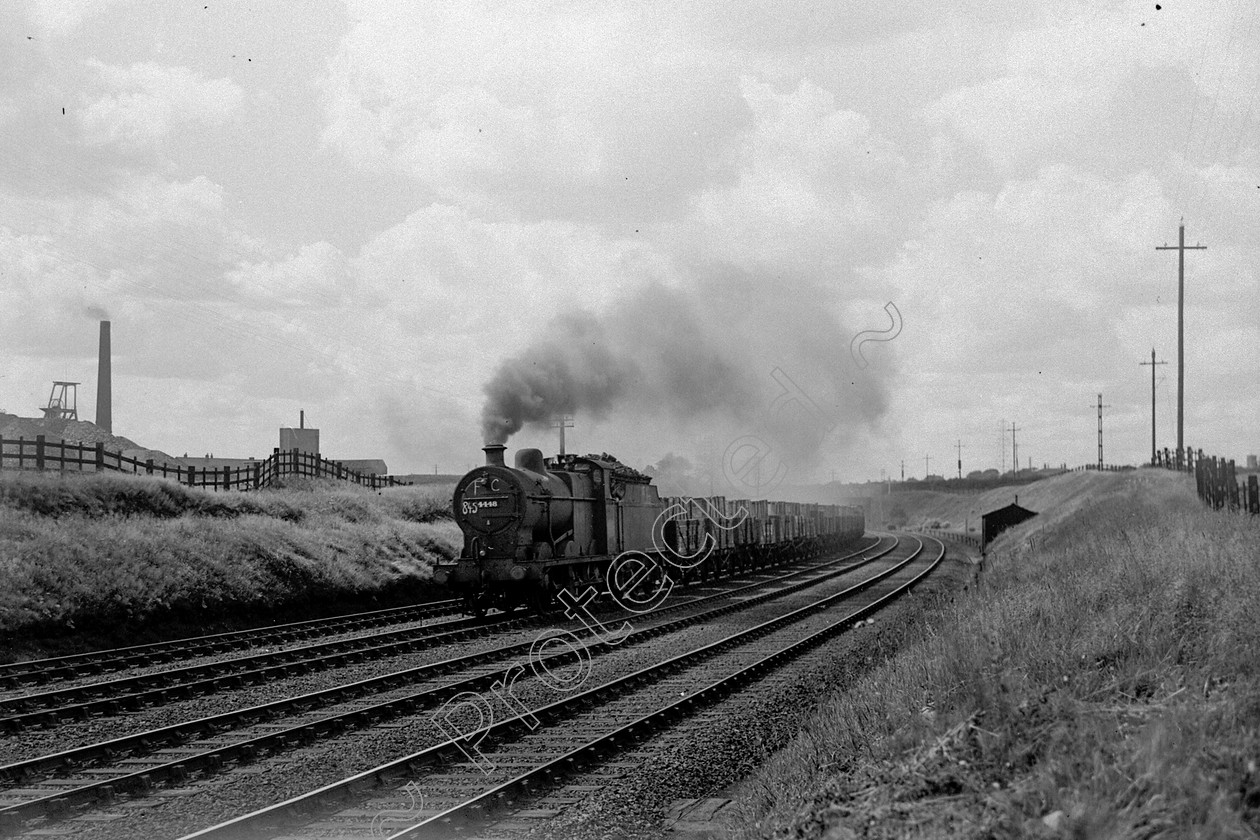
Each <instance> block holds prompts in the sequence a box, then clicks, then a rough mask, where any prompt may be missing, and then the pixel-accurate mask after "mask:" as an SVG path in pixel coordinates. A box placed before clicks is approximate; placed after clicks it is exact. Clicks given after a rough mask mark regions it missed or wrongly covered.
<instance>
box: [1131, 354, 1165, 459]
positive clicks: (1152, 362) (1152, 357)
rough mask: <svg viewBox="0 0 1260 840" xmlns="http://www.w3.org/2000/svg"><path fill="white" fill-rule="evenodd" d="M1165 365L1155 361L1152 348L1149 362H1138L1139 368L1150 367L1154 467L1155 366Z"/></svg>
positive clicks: (1152, 457)
mask: <svg viewBox="0 0 1260 840" xmlns="http://www.w3.org/2000/svg"><path fill="white" fill-rule="evenodd" d="M1166 364H1168V362H1164V361H1159V362H1157V361H1155V348H1154V347H1152V348H1151V360H1150V361H1149V362H1138V366H1139V367H1146V366H1147V365H1150V366H1151V466H1155V461H1156V459H1157V455H1156V453H1157V452H1158V450H1156V448H1155V366H1156V365H1166Z"/></svg>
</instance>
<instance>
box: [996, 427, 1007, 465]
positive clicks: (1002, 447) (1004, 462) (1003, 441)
mask: <svg viewBox="0 0 1260 840" xmlns="http://www.w3.org/2000/svg"><path fill="white" fill-rule="evenodd" d="M998 449H999V451H1001V453H1002V472H1000V473H998V475H1002V474H1003V473H1005V472H1006V418H1005V417H1003V418H1002V445H1001V446H999V447H998Z"/></svg>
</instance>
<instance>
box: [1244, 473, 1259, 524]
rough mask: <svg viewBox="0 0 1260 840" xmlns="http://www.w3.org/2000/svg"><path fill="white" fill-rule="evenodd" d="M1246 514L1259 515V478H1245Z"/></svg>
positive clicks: (1252, 476)
mask: <svg viewBox="0 0 1260 840" xmlns="http://www.w3.org/2000/svg"><path fill="white" fill-rule="evenodd" d="M1247 512H1248V513H1251V514H1252V515H1256V514H1260V478H1257V477H1256V476H1255V475H1249V476H1247Z"/></svg>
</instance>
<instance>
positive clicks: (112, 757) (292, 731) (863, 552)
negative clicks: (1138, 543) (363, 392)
mask: <svg viewBox="0 0 1260 840" xmlns="http://www.w3.org/2000/svg"><path fill="white" fill-rule="evenodd" d="M885 542H886V540H885V539H878V540H876V541H875V542H873V543H870V544H868V545H865V546H863V547H862V548H860V549H859V550H858V551H855V552H852V553H850V554H846V555H843V556H840V557H838V558H835V559H831V560H828V561H826V562H824V563H821V564H813V565H810V566H807V567H805V568H802V569H796V570H793V571H789V572H787V573H786V574H781V575H777V576H774V577H771V578H770V579H768V580H761V581H756V582H754V583H749V584H746V585H743V586H739V587H736V588H734V589H728V590H725V591H720V592H717V593H715V594H713V595H708V596H702V597H696V598H690V599H686V600H680V601H679V602H677V603H675V604H673V605H672V606H669V607H665V608H663V609H661V610H658V611H656V612H655V613H654V614H653V616H652V617H653V619H655V620H656V621H655V623H654V624H652V625H650V626H647V627H643V628H640V629H639V630H637V631H635V633H633V634H632V636H631V637H630V638H627V639H626V640H625V641H624V642H622V643H621V644H622V646H623V648H624V647H626V646H629V645H632V644H636V643H638V642H640V641H643V640H646V639H649V638H652V637H655V636H658V635H661V634H664V633H667V632H672V631H674V630H677V629H680V628H682V627H684V626H687V625H689V624H696V623H699V622H703V621H709V620H712V619H714V618H715V617H717V616H720V615H724V614H727V613H731V612H734V611H737V610H742V609H748V608H750V607H752V606H754V605H756V604H759V603H763V602H765V601H767V600H770V599H772V598H776V597H781V596H783V595H786V594H789V593H791V592H795V591H799V590H801V589H803V588H805V587H807V586H811V585H814V584H816V583H818V582H819V581H820V580H825V579H828V578H832V577H835V576H837V575H840V574H847V573H849V572H851V571H853V570H855V569H857V568H860V567H861V566H864V565H866V564H868V563H870V562H873V561H874V560H876V559H878V558H880V557H883V556H884V555H886V554H888V553H889V552H891V551H892V550H893V549H894V548H895V547H896V542H895V541H888V543H889V544H888V545H887V547H883V544H884V543H885ZM859 556H860V557H861V559H860V560H858V561H857V562H854V563H850V564H848V565H845V566H841V564H842V563H844V562H845V561H848V560H851V559H852V558H854V557H859ZM793 579H797V580H796V582H795V583H789V581H792V580H793ZM757 589H761V590H763V591H762V592H760V593H759V594H755V591H756V590H757ZM744 595H747V596H748V597H742V596H744ZM723 601H725V603H722V602H723ZM715 602H716V603H717V606H713V607H711V608H708V609H703V608H705V607H706V606H708V605H711V604H714V603H715ZM697 610H699V612H697ZM680 611H685V612H690V613H692V614H691V615H688V616H684V617H682V618H678V619H674V620H671V621H660V620H659V619H660V618H662V617H664V616H667V615H669V614H674V613H678V612H680ZM529 647H530V645H529V644H528V643H525V644H513V645H506V646H501V647H498V648H495V649H493V650H488V651H482V652H478V653H474V654H470V655H467V656H463V657H456V658H454V659H449V660H443V661H440V662H436V663H432V664H430V665H426V666H422V667H419V668H412V669H407V670H404V671H399V672H396V673H392V674H387V675H383V676H380V677H374V678H372V679H368V680H363V681H359V682H355V683H351V684H347V685H343V686H338V687H336V688H332V689H326V690H323V691H318V692H313V693H310V694H306V695H302V696H298V697H292V698H287V699H284V700H280V701H276V702H273V703H269V704H265V705H263V706H256V707H252V708H248V709H241V710H235V711H232V712H228V713H224V714H220V715H216V716H212V717H207V718H202V719H199V720H195V721H188V722H184V723H180V724H176V725H173V726H168V727H163V728H161V729H157V730H150V731H147V732H143V733H139V734H137V735H132V736H126V737H122V738H117V739H113V740H111V741H107V742H104V743H99V744H92V745H87V746H84V747H80V748H76V749H71V750H66V751H63V752H61V753H57V754H54V755H48V756H42V757H40V758H36V759H32V760H29V761H25V762H17V763H14V764H10V765H8V766H5V767H0V783H18V784H31V783H37V784H40V787H35V788H27V789H25V790H23V789H17V790H12V789H11V790H6V791H0V828H2V827H4V826H6V825H9V826H12V825H17V824H19V823H20V822H22V821H23V820H26V819H30V818H32V817H36V816H43V817H51V818H57V817H60V816H65V815H68V814H71V813H73V811H74V809H76V808H77V807H78V806H80V805H83V804H86V803H96V802H106V803H107V802H110V801H112V800H113V799H114V798H115V797H117V796H125V795H130V794H136V793H145V792H149V791H151V790H152V789H153V787H154V786H155V785H160V784H163V783H167V782H181V781H184V780H186V779H187V778H188V777H189V775H190V774H213V773H214V772H217V771H218V770H219V769H221V768H223V767H225V766H227V765H229V764H232V763H236V764H240V763H248V762H250V761H252V760H254V759H255V758H257V757H259V756H261V755H264V754H274V753H276V752H279V751H283V750H285V749H289V748H292V747H300V746H301V745H303V744H305V743H308V742H310V741H311V740H313V739H315V738H319V737H321V736H324V735H328V734H336V733H340V732H345V731H347V730H351V729H355V728H358V727H363V726H369V725H374V724H378V723H381V722H383V721H386V720H389V719H391V718H394V717H397V716H399V715H405V714H409V713H414V712H416V711H417V710H418V709H420V708H423V707H425V706H432V705H437V704H440V703H441V702H443V701H444V700H445V699H447V698H449V697H451V696H453V695H455V694H457V693H459V692H460V691H469V690H475V691H484V690H486V689H488V688H490V687H491V686H492V685H493V683H494V682H495V681H496V680H503V679H505V678H506V677H505V674H507V673H508V672H507V671H505V670H502V669H499V668H497V667H496V668H492V669H491V670H490V671H489V672H486V671H485V667H484V666H486V665H487V664H492V663H494V662H495V661H497V660H504V659H507V658H509V657H511V656H514V655H519V654H522V653H525V652H527V650H528V648H529ZM558 658H563V657H562V655H561V656H560V657H558ZM469 669H480V673H474V674H473V675H472V676H468V677H465V678H464V679H462V680H459V681H457V682H454V683H448V684H445V685H439V686H432V687H428V688H423V689H416V690H410V691H408V692H407V693H406V694H404V695H402V696H399V697H393V698H390V699H388V700H384V701H379V702H372V703H369V704H367V705H362V706H358V707H356V708H353V709H351V710H349V711H343V712H340V713H336V714H323V713H319V712H318V710H319V709H320V708H327V707H328V706H330V705H333V704H336V703H341V702H345V701H347V700H352V699H355V698H358V697H362V696H365V695H371V694H379V693H381V692H387V691H390V690H395V689H403V688H407V687H409V686H410V687H412V688H415V686H416V684H417V683H418V682H422V681H424V680H426V679H429V680H432V679H434V678H437V677H440V676H442V675H445V674H449V673H452V672H458V671H461V670H463V671H467V670H469ZM509 670H510V669H509ZM285 715H302V716H304V717H306V718H307V719H306V720H303V721H299V722H294V723H292V725H286V726H283V727H281V728H280V729H278V730H277V729H274V728H272V729H270V731H265V732H263V733H262V734H256V735H254V736H252V737H240V735H239V733H238V735H237V737H231V736H230V735H229V734H228V733H230V731H231V730H232V729H233V728H237V727H241V726H248V725H254V726H258V725H259V724H265V723H266V722H268V721H273V720H280V719H281V718H283V717H284V716H285ZM260 728H262V729H268V727H266V726H261V727H260ZM194 739H209V741H210V742H209V743H207V744H204V745H202V746H201V747H198V746H197V745H195V744H190V742H192V741H193V740H194ZM186 744H189V745H190V746H188V747H184V746H183V745H186ZM155 748H157V749H158V750H159V752H158V753H155V752H154V749H155ZM161 751H167V752H168V753H173V754H168V755H167V756H162V755H161V754H160V752H161ZM120 756H122V757H124V758H123V761H125V762H127V765H126V767H125V768H123V769H114V770H110V769H109V768H104V769H96V770H91V771H84V770H82V768H84V767H86V766H88V765H91V764H93V763H98V762H101V761H110V762H117V761H118V760H119V757H120ZM141 756H143V757H144V758H141ZM116 766H117V765H116ZM76 770H79V771H81V772H79V774H78V775H79V778H78V779H77V780H75V779H72V778H63V779H52V780H47V779H46V778H45V777H47V776H48V775H49V774H52V773H67V772H73V771H76Z"/></svg>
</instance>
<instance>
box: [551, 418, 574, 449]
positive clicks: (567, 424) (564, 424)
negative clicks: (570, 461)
mask: <svg viewBox="0 0 1260 840" xmlns="http://www.w3.org/2000/svg"><path fill="white" fill-rule="evenodd" d="M551 427H552V428H553V429H559V430H560V454H561V455H563V454H564V430H565V429H572V428H573V418H572V417H570V416H569V415H568V414H564V415H561V416H560V417H559V418H558V419H556V420H554V421H552V423H551Z"/></svg>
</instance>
